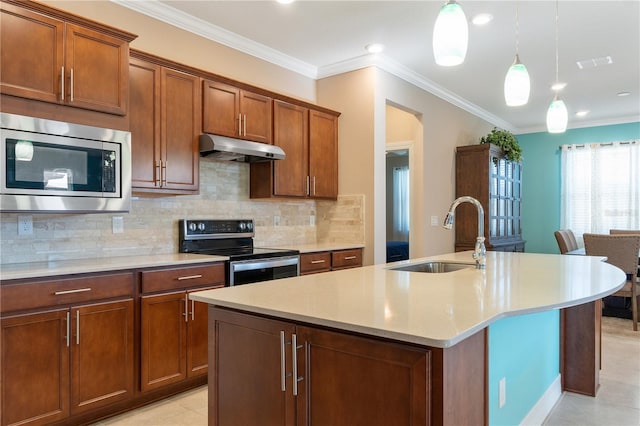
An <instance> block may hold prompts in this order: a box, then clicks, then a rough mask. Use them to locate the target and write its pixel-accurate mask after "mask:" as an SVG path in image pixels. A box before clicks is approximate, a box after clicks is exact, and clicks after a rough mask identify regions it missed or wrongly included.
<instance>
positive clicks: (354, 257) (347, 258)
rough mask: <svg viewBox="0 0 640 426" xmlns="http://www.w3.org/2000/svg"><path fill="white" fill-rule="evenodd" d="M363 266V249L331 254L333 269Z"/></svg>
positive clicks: (339, 251)
mask: <svg viewBox="0 0 640 426" xmlns="http://www.w3.org/2000/svg"><path fill="white" fill-rule="evenodd" d="M357 266H362V249H352V250H338V251H334V252H332V253H331V268H332V269H344V268H355V267H357Z"/></svg>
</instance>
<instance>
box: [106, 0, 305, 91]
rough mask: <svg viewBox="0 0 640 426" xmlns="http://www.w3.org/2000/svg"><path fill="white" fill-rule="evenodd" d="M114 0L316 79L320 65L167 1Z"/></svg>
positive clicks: (152, 16)
mask: <svg viewBox="0 0 640 426" xmlns="http://www.w3.org/2000/svg"><path fill="white" fill-rule="evenodd" d="M111 2H113V3H115V4H118V5H120V6H123V7H126V8H128V9H131V10H133V11H135V12H138V13H141V14H143V15H147V16H149V17H151V18H154V19H157V20H159V21H162V22H164V23H167V24H169V25H172V26H174V27H177V28H180V29H183V30H185V31H189V32H191V33H193V34H196V35H199V36H201V37H204V38H206V39H208V40H211V41H214V42H216V43H220V44H222V45H225V46H227V47H230V48H232V49H235V50H238V51H240V52H243V53H246V54H247V55H251V56H254V57H256V58H258V59H262V60H264V61H267V62H270V63H272V64H275V65H278V66H280V67H283V68H286V69H288V70H290V71H293V72H296V73H298V74H301V75H303V76H305V77H308V78H312V79H317V76H318V68H317V67H316V66H314V65H311V64H309V63H307V62H304V61H301V60H299V59H296V58H294V57H292V56H289V55H285V54H284V53H282V52H280V51H278V50H275V49H272V48H270V47H269V46H265V45H264V44H261V43H258V42H255V41H253V40H251V39H248V38H246V37H242V36H240V35H238V34H236V33H233V32H231V31H228V30H225V29H224V28H221V27H218V26H216V25H213V24H211V23H209V22H206V21H204V20H202V19H200V18H197V17H195V16H192V15H189V14H187V13H184V12H182V11H180V10H178V9H175V8H173V7H171V6H168V5H166V4H164V3H160V2H155V1H132V0H111Z"/></svg>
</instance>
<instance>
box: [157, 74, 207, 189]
mask: <svg viewBox="0 0 640 426" xmlns="http://www.w3.org/2000/svg"><path fill="white" fill-rule="evenodd" d="M161 93H162V97H163V99H162V119H161V123H162V124H161V152H162V157H163V158H164V164H163V167H162V170H161V176H162V177H161V180H162V187H163V188H167V189H177V190H190V191H197V190H198V185H199V166H200V162H199V155H200V150H199V145H198V137H199V135H200V123H201V119H202V118H201V109H200V78H198V77H196V76H194V75H191V74H186V73H183V72H179V71H175V70H171V69H168V68H162V90H161Z"/></svg>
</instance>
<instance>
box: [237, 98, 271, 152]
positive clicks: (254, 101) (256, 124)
mask: <svg viewBox="0 0 640 426" xmlns="http://www.w3.org/2000/svg"><path fill="white" fill-rule="evenodd" d="M271 103H272V100H271V98H270V97H268V96H264V95H259V94H257V93H251V92H247V91H244V90H241V91H240V112H241V113H242V128H241V130H242V131H241V136H242V138H243V139H248V140H252V141H255V142H262V143H271V129H272V123H273V118H272V115H271V109H272V107H271Z"/></svg>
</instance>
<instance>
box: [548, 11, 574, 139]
mask: <svg viewBox="0 0 640 426" xmlns="http://www.w3.org/2000/svg"><path fill="white" fill-rule="evenodd" d="M558 62H559V61H558V0H556V84H559V80H558ZM568 121H569V114H568V112H567V106H566V105H565V104H564V102H563V101H562V100H561V99H559V97H558V92H556V95H555V96H554V97H553V101H552V102H551V105H549V109H548V110H547V131H548V132H549V133H564V132H565V130H567V122H568Z"/></svg>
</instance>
